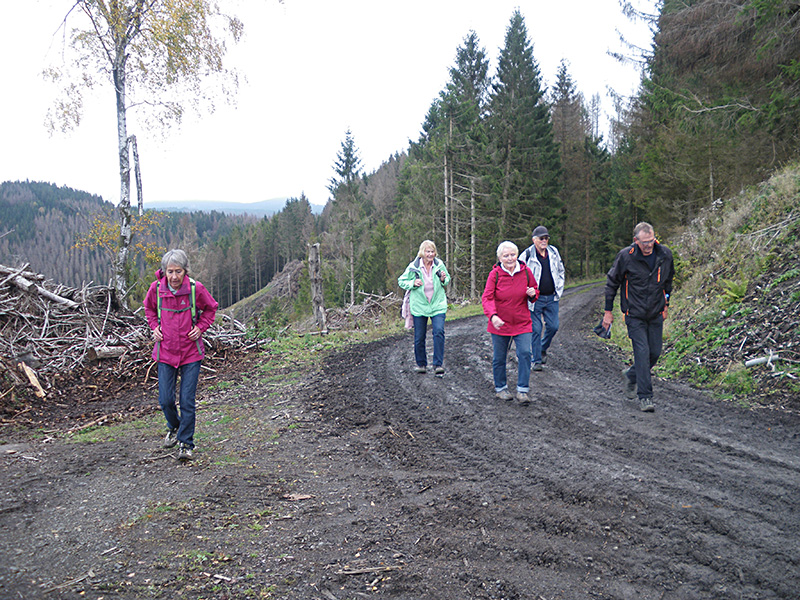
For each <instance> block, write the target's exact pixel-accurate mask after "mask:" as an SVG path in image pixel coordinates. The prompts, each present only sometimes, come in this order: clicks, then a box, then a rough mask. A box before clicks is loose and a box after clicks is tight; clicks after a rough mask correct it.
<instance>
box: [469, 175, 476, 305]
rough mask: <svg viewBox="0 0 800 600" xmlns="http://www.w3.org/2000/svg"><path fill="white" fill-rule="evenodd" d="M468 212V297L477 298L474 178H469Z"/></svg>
mask: <svg viewBox="0 0 800 600" xmlns="http://www.w3.org/2000/svg"><path fill="white" fill-rule="evenodd" d="M469 213H470V224H469V253H470V256H469V261H470V267H469V292H470V298H477V297H478V295H477V294H478V287H477V286H478V283H477V279H476V278H475V243H476V240H475V180H474V179H472V178H470V180H469Z"/></svg>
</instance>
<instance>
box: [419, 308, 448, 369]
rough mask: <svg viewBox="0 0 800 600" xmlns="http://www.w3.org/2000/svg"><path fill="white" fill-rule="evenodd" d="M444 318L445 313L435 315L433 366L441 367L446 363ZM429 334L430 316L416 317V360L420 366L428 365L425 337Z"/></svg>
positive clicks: (433, 321)
mask: <svg viewBox="0 0 800 600" xmlns="http://www.w3.org/2000/svg"><path fill="white" fill-rule="evenodd" d="M444 318H445V313H442V314H440V315H433V316H432V317H431V318H430V319H431V330H432V333H433V366H434V367H441V366H442V364H443V363H444ZM427 335H428V317H414V360H416V361H417V365H418V366H420V367H427V366H428V355H427V352H426V351H425V337H426V336H427Z"/></svg>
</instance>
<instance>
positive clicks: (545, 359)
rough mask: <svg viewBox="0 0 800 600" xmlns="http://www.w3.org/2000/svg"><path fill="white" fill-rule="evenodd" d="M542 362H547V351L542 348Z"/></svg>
mask: <svg viewBox="0 0 800 600" xmlns="http://www.w3.org/2000/svg"><path fill="white" fill-rule="evenodd" d="M542 364H543V365H546V364H547V352H545V351H544V350H542Z"/></svg>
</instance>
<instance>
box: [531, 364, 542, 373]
mask: <svg viewBox="0 0 800 600" xmlns="http://www.w3.org/2000/svg"><path fill="white" fill-rule="evenodd" d="M541 370H542V363H540V362H535V363H533V364H532V365H531V371H541Z"/></svg>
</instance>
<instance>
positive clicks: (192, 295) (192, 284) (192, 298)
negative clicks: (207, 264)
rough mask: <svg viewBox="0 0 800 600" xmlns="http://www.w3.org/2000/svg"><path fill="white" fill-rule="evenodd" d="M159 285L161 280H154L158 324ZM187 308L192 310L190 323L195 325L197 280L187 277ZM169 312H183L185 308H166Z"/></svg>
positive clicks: (159, 309)
mask: <svg viewBox="0 0 800 600" xmlns="http://www.w3.org/2000/svg"><path fill="white" fill-rule="evenodd" d="M160 286H161V280H160V279H157V280H156V298H157V300H158V305H157V309H156V315H157V317H158V324H159V325H161V294H160V293H159V287H160ZM189 289H190V292H189V308H188V310H191V311H192V325H197V282H196V281H195V280H194V279H192V278H191V277H189ZM165 310H168V311H170V312H176V313H177V312H183V311H185V310H187V309H185V308H181V309H180V310H174V309H171V308H167V309H165Z"/></svg>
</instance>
